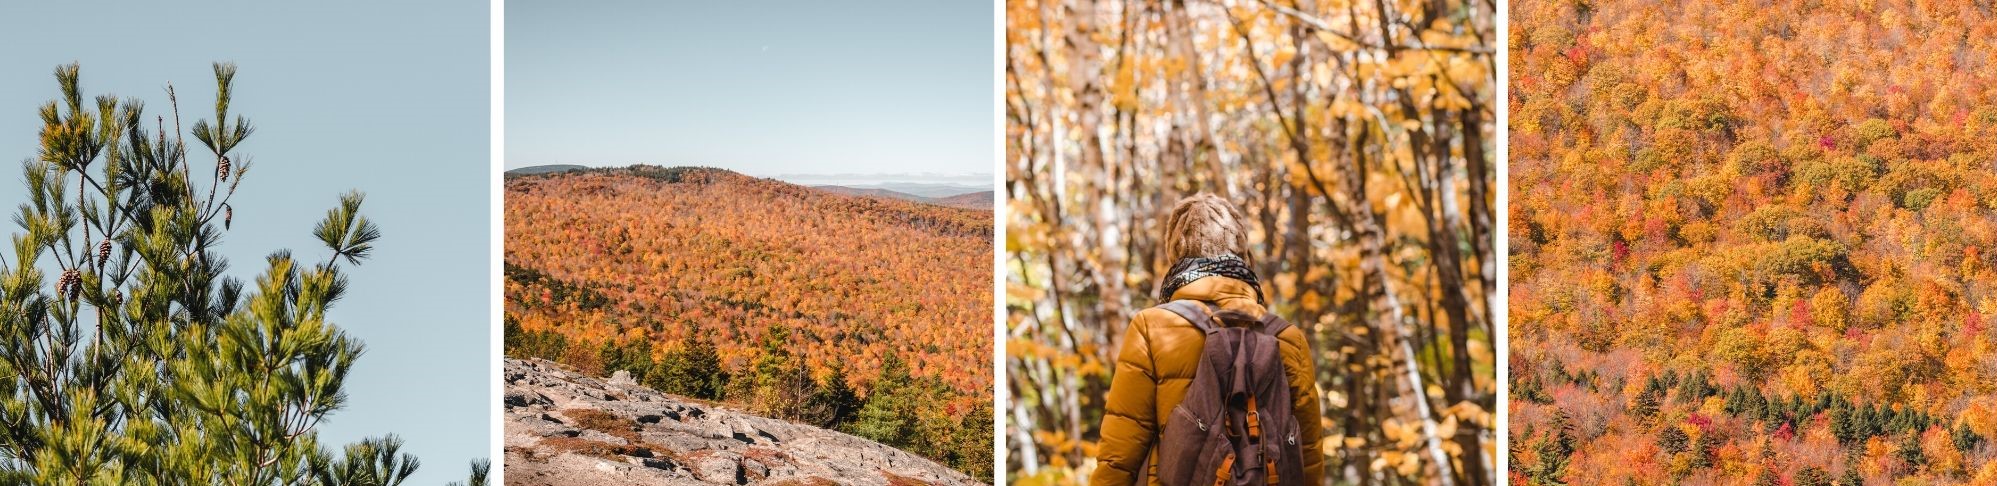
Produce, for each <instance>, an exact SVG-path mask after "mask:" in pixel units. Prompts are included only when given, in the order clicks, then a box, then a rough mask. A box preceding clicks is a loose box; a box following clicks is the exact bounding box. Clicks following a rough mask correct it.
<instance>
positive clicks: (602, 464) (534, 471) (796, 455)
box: [504, 359, 981, 486]
mask: <svg viewBox="0 0 1997 486" xmlns="http://www.w3.org/2000/svg"><path fill="white" fill-rule="evenodd" d="M505 379H506V395H505V397H504V401H505V404H506V412H505V414H506V469H505V475H506V484H509V485H547V486H610V485H639V484H688V485H707V484H772V485H775V484H782V485H821V484H851V485H889V484H893V485H912V484H938V485H972V484H981V483H979V482H977V481H974V480H972V479H971V478H969V477H966V476H964V474H963V473H959V472H957V471H955V470H952V469H950V468H948V467H944V466H943V465H940V464H937V463H935V462H933V461H930V460H928V459H925V458H922V457H921V456H917V455H915V454H911V453H908V452H904V451H901V450H898V449H894V448H891V447H888V446H884V445H881V444H878V443H875V442H872V441H868V440H866V439H862V438H859V437H854V436H851V435H846V434H843V433H839V432H834V431H830V430H825V429H820V428H817V427H812V426H808V425H801V424H797V423H793V422H789V421H784V420H777V419H771V418H765V417H759V416H756V415H751V414H748V413H746V412H742V411H738V410H734V409H730V408H727V407H723V406H719V405H714V404H709V403H704V402H700V401H696V400H692V399H686V398H681V397H677V396H670V395H666V394H663V393H659V392H656V391H653V390H651V389H648V388H644V387H642V386H638V385H637V384H635V383H632V382H631V380H630V379H629V377H628V376H625V377H621V379H619V378H613V379H610V380H600V379H597V378H593V377H589V376H584V375H582V374H578V373H575V372H574V371H572V370H569V369H567V368H565V367H562V366H561V365H559V364H555V363H552V362H548V361H542V360H516V359H507V360H506V370H505Z"/></svg>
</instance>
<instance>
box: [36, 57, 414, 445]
mask: <svg viewBox="0 0 1997 486" xmlns="http://www.w3.org/2000/svg"><path fill="white" fill-rule="evenodd" d="M78 72H79V69H78V67H77V66H76V65H74V64H71V65H65V66H61V67H58V68H57V69H56V72H55V77H56V80H57V84H58V85H59V87H60V91H61V97H60V98H59V99H57V100H55V101H52V102H50V103H48V104H46V105H43V106H42V107H41V110H40V116H41V120H42V129H41V137H40V142H41V149H40V151H39V153H38V154H36V156H35V157H34V158H33V159H30V160H28V161H26V162H25V163H24V164H23V168H22V169H23V170H22V174H23V176H24V179H25V180H26V182H27V186H28V187H27V189H28V191H27V192H28V196H27V197H28V200H27V201H26V202H25V203H24V204H21V205H20V210H19V213H18V214H17V215H16V216H15V221H16V222H17V223H18V224H19V225H20V227H21V230H22V232H21V233H17V234H15V235H14V237H13V239H12V242H13V246H12V255H11V256H12V257H11V258H0V483H4V484H78V485H83V484H135V485H183V484H239V485H267V484H356V483H352V482H340V483H333V482H327V478H328V477H343V476H339V475H337V474H335V475H334V476H322V475H319V474H317V473H318V472H321V471H335V470H337V469H338V467H343V466H344V465H346V464H358V463H360V462H369V463H371V464H386V465H388V466H393V467H386V468H376V469H374V470H375V471H377V472H384V471H385V472H392V473H393V474H389V475H385V476H379V477H381V478H393V477H396V476H401V477H406V475H407V474H406V472H407V471H413V470H414V469H415V468H416V466H417V462H416V461H415V460H414V458H413V457H409V456H407V455H399V454H397V453H396V451H395V449H397V448H399V445H400V440H399V439H394V438H392V437H390V438H385V439H370V440H367V441H363V442H361V443H358V444H355V445H353V446H350V447H348V448H347V449H346V450H345V451H344V453H345V457H343V458H340V459H334V458H333V454H332V453H331V452H329V451H327V450H326V449H324V448H323V447H322V446H321V445H320V444H319V442H318V436H317V433H316V432H315V428H316V426H317V424H319V423H320V422H322V421H323V420H324V419H325V418H326V417H327V416H328V415H330V414H331V413H333V412H334V411H336V410H339V409H340V407H341V406H342V405H343V404H344V403H345V399H346V395H345V394H344V393H343V391H342V389H343V388H344V381H345V378H346V375H347V372H348V370H349V369H351V367H352V366H353V363H354V360H356V359H357V358H358V357H359V356H360V355H361V351H362V345H361V343H360V342H359V341H357V340H355V339H353V338H351V337H349V336H348V335H347V334H346V333H345V332H344V331H342V330H340V328H339V327H337V326H335V325H333V323H332V322H330V321H329V319H328V315H327V313H328V310H329V309H330V308H331V307H332V306H333V304H334V303H336V302H338V301H339V299H340V297H342V296H343V295H344V294H345V293H346V291H347V289H348V278H347V276H346V274H345V271H346V268H347V267H351V266H356V265H359V264H360V263H361V262H362V261H363V260H366V259H367V258H368V256H369V254H370V253H371V252H372V250H373V248H374V244H375V242H376V240H378V239H379V238H380V237H381V233H380V231H379V229H377V228H376V227H375V225H374V224H373V223H372V222H370V221H369V220H368V219H367V218H366V217H364V216H362V215H361V214H360V207H361V201H362V197H361V195H360V194H359V193H350V194H347V195H345V196H342V197H341V198H340V200H339V203H338V205H336V206H335V207H334V208H333V209H332V210H330V211H328V212H327V214H326V217H325V218H324V219H323V220H321V221H320V223H319V224H318V226H317V227H316V228H315V229H314V231H313V234H314V236H316V237H317V238H318V239H319V241H320V242H321V243H323V244H324V245H325V246H326V250H327V251H328V253H329V254H328V255H326V256H324V257H321V258H317V259H315V260H316V261H314V260H304V259H300V258H294V256H293V255H292V254H291V253H290V252H288V251H282V250H280V251H276V252H272V253H271V254H270V255H269V256H268V257H266V258H265V259H264V260H263V262H262V263H263V264H264V270H263V272H262V274H261V275H260V276H258V277H256V278H255V279H254V281H253V282H251V283H249V284H245V283H244V282H243V281H241V280H238V279H236V278H234V277H229V276H227V275H225V269H227V268H228V262H226V261H225V260H224V259H223V257H222V256H221V254H220V253H219V251H218V250H219V245H220V242H221V241H222V240H223V235H224V234H225V233H226V232H227V231H228V230H229V229H230V228H231V227H232V226H233V219H234V212H235V210H234V207H233V205H232V201H231V197H232V196H233V195H234V194H235V193H236V189H237V187H238V185H239V184H241V183H242V181H243V178H244V176H245V175H246V174H247V173H248V171H249V167H250V163H249V160H248V157H245V156H243V155H242V154H240V153H238V151H237V150H236V149H237V147H238V146H239V144H241V143H242V142H243V141H244V140H245V139H247V138H248V137H249V136H250V134H251V133H252V129H251V125H250V124H249V121H248V120H247V119H245V118H243V117H242V116H240V115H238V116H236V117H234V118H231V117H230V116H229V115H230V112H229V105H230V102H231V89H232V87H233V83H234V78H235V73H236V68H235V66H233V65H229V64H219V63H218V64H216V65H215V66H214V73H215V82H216V97H215V106H214V109H215V113H214V118H213V120H212V121H211V120H207V119H203V120H199V121H196V122H195V123H194V124H193V125H192V126H191V130H190V131H189V132H191V133H192V134H193V136H194V139H195V140H197V141H198V146H190V145H189V144H188V143H187V141H186V140H185V138H184V136H183V135H182V131H181V128H180V126H181V125H180V120H179V118H180V117H179V110H178V107H177V106H175V107H174V108H173V109H172V112H173V114H172V116H171V119H169V117H167V116H158V115H156V116H147V114H146V112H145V110H144V105H143V104H142V103H141V102H140V101H138V100H136V99H122V100H121V99H119V98H116V97H111V96H99V97H96V98H94V99H91V100H88V101H86V98H85V97H84V96H83V93H82V90H81V89H80V84H79V76H78ZM167 94H168V99H169V101H173V100H174V99H175V98H176V97H175V96H174V91H173V89H172V88H171V87H169V88H168V89H167ZM169 123H171V125H169ZM190 147H193V148H195V149H196V150H199V151H200V154H199V155H198V156H190V155H189V149H190ZM196 158H199V159H201V160H200V161H196V160H195V159H196ZM384 457H386V458H387V462H386V463H383V462H382V460H383V458H384ZM382 484H393V483H392V482H389V483H382Z"/></svg>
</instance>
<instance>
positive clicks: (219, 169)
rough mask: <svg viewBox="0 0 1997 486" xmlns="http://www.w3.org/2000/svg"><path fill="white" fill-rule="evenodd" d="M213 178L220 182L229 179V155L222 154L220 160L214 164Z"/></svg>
mask: <svg viewBox="0 0 1997 486" xmlns="http://www.w3.org/2000/svg"><path fill="white" fill-rule="evenodd" d="M215 178H216V179H220V180H221V181H222V182H228V181H229V156H227V155H224V156H222V160H221V161H220V162H217V163H216V164H215Z"/></svg>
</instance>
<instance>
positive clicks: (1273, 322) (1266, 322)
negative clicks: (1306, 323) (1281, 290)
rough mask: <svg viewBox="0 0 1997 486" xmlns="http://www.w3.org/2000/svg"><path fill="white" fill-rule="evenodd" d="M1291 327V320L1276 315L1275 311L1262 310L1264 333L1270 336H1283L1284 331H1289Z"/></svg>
mask: <svg viewBox="0 0 1997 486" xmlns="http://www.w3.org/2000/svg"><path fill="white" fill-rule="evenodd" d="M1289 329H1290V321H1287V320H1283V318H1282V317H1278V316H1276V312H1275V311H1263V312H1262V332H1263V333H1264V334H1268V335H1270V336H1282V335H1283V331H1287V330H1289Z"/></svg>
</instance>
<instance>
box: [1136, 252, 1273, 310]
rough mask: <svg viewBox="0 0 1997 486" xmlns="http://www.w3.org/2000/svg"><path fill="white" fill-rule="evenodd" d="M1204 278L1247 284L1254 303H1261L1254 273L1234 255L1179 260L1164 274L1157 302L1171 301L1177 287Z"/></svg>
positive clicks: (1259, 286)
mask: <svg viewBox="0 0 1997 486" xmlns="http://www.w3.org/2000/svg"><path fill="white" fill-rule="evenodd" d="M1206 277H1227V278H1231V279H1235V280H1240V281H1242V282H1247V283H1248V286H1249V287H1253V288H1255V303H1258V304H1260V303H1262V284H1261V283H1260V282H1258V281H1256V279H1255V271H1254V270H1250V269H1248V262H1247V261H1243V260H1242V259H1241V257H1238V256H1234V255H1221V256H1217V257H1195V258H1185V259H1180V260H1179V262H1178V263H1174V264H1172V270H1171V271H1168V272H1165V282H1164V285H1162V286H1160V287H1159V288H1158V301H1159V302H1166V301H1170V300H1172V293H1174V292H1178V291H1179V287H1184V286H1186V284H1190V283H1193V281H1195V280H1199V279H1202V278H1206Z"/></svg>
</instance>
